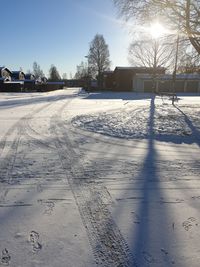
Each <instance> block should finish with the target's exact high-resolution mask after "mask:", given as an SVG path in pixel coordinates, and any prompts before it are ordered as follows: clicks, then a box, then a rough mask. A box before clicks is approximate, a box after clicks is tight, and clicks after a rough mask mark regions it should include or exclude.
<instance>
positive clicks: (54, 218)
mask: <svg viewBox="0 0 200 267" xmlns="http://www.w3.org/2000/svg"><path fill="white" fill-rule="evenodd" d="M199 101H200V96H192V95H191V96H179V101H178V103H176V104H175V106H174V107H173V106H172V105H171V104H170V101H169V100H167V99H164V101H163V100H162V99H160V98H158V97H156V98H155V97H154V96H153V95H145V94H143V95H141V94H134V93H92V94H86V93H84V92H82V91H80V90H79V89H68V90H60V91H55V92H49V93H25V94H20V93H18V94H17V93H16V94H15V93H10V94H8V93H1V94H0V123H1V124H0V125H1V126H0V155H1V161H0V226H1V227H0V230H1V231H0V265H2V266H6V265H7V266H14V267H22V266H23V267H38V266H41V267H47V266H52V267H66V266H69V267H93V266H109V267H110V266H111V267H114V266H115V267H122V266H125V267H128V266H131V267H132V266H133V267H134V266H140V267H147V266H153V267H154V266H155V267H168V266H178V267H188V266H192V267H193V266H194V267H199V266H200V247H199V239H200V231H199V230H200V212H199V211H200V205H199V204H200V191H199V190H200V181H199V179H200V177H199V176H200V175H199V173H200V161H199V158H200V150H199V146H200V102H199Z"/></svg>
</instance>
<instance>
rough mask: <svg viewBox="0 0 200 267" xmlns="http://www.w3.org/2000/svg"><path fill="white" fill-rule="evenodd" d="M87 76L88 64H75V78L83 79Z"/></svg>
mask: <svg viewBox="0 0 200 267" xmlns="http://www.w3.org/2000/svg"><path fill="white" fill-rule="evenodd" d="M87 77H88V64H87V63H85V62H83V61H82V62H81V63H80V65H77V66H76V73H75V76H74V78H75V79H85V78H87Z"/></svg>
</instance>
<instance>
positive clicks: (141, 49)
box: [129, 38, 174, 69]
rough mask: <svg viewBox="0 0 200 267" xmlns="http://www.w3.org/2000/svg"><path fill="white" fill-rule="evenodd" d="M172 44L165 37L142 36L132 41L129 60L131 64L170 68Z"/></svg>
mask: <svg viewBox="0 0 200 267" xmlns="http://www.w3.org/2000/svg"><path fill="white" fill-rule="evenodd" d="M173 48H174V45H173V43H172V42H169V40H166V38H163V39H159V40H158V39H153V38H146V39H145V38H142V40H138V41H134V42H132V43H131V44H130V47H129V62H130V63H131V65H133V66H141V67H150V68H154V69H156V68H157V67H165V68H170V67H171V66H172V61H173V59H172V55H173V52H174V49H173Z"/></svg>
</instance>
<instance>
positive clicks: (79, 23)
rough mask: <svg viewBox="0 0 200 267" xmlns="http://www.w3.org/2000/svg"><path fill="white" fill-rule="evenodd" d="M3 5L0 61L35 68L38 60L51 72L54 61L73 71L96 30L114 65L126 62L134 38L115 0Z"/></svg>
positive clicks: (20, 0)
mask: <svg viewBox="0 0 200 267" xmlns="http://www.w3.org/2000/svg"><path fill="white" fill-rule="evenodd" d="M0 3H1V45H0V47H1V49H0V59H1V63H0V65H5V66H6V67H8V68H10V69H11V70H18V69H19V68H20V67H22V69H23V70H24V71H25V72H26V71H27V70H28V69H30V70H32V65H33V62H34V61H36V62H37V63H38V64H39V65H40V66H41V68H42V70H43V71H44V72H45V74H46V75H48V70H49V68H50V65H51V64H54V65H55V66H56V67H57V68H58V71H59V73H60V74H61V75H62V74H63V73H64V72H66V73H67V74H68V78H69V74H70V72H71V73H72V74H74V73H75V71H76V65H78V64H79V63H80V62H81V61H82V60H85V58H84V56H85V55H87V53H88V50H89V43H90V42H91V41H92V39H93V38H94V36H95V34H96V33H99V34H103V36H104V38H105V40H106V43H107V44H108V46H109V50H110V59H111V61H112V66H111V68H114V67H115V66H116V65H117V66H126V65H128V62H127V49H128V46H129V43H130V40H131V36H130V35H129V33H128V30H127V29H126V28H125V26H123V25H122V23H121V22H120V21H119V20H118V19H117V15H116V13H117V10H116V9H115V7H114V5H113V2H112V0H8V1H3V0H1V1H0Z"/></svg>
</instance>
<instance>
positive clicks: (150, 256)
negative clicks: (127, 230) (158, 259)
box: [142, 251, 155, 263]
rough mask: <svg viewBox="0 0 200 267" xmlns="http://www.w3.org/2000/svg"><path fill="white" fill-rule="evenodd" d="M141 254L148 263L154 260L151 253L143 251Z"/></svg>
mask: <svg viewBox="0 0 200 267" xmlns="http://www.w3.org/2000/svg"><path fill="white" fill-rule="evenodd" d="M142 254H143V258H144V259H145V261H147V262H148V263H152V262H154V261H155V260H154V258H153V256H152V255H151V254H149V253H148V252H146V251H143V252H142Z"/></svg>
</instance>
